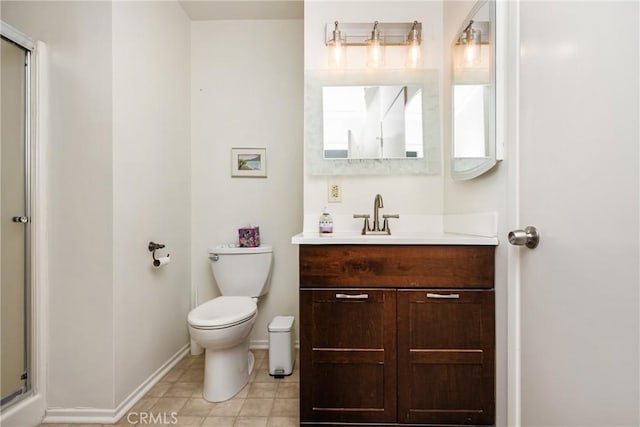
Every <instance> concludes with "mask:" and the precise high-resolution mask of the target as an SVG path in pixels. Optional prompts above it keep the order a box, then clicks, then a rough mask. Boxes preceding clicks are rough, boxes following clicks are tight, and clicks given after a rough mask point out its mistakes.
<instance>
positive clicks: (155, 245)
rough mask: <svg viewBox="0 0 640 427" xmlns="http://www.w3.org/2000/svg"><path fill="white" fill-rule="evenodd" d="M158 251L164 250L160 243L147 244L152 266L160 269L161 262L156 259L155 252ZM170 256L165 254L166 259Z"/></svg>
mask: <svg viewBox="0 0 640 427" xmlns="http://www.w3.org/2000/svg"><path fill="white" fill-rule="evenodd" d="M158 249H164V245H163V244H162V243H155V242H149V252H151V257H152V258H153V266H154V267H160V264H161V261H160V260H159V259H158V258H156V251H157V250H158ZM170 256H171V255H169V254H167V256H166V258H169V257H170Z"/></svg>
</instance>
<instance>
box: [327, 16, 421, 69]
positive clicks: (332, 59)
mask: <svg viewBox="0 0 640 427" xmlns="http://www.w3.org/2000/svg"><path fill="white" fill-rule="evenodd" d="M325 44H326V45H327V47H328V49H329V67H330V68H342V67H344V66H345V65H346V47H350V46H358V47H365V48H366V65H367V67H368V68H372V69H378V68H382V67H384V65H385V47H386V46H404V47H406V50H407V52H406V55H407V57H406V62H405V66H407V67H409V68H417V67H419V66H420V65H421V64H422V24H421V23H420V22H418V21H413V22H401V23H383V22H378V21H375V22H374V23H373V27H372V24H367V23H341V24H340V30H339V29H338V21H335V22H334V23H333V24H327V25H326V27H325ZM338 46H339V47H340V48H341V49H344V50H342V51H341V52H340V53H337V50H338V49H337V48H338ZM337 58H342V60H341V61H337Z"/></svg>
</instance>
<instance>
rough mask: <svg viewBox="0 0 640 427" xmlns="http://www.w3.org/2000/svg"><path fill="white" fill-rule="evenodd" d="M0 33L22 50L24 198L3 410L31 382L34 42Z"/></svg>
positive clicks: (7, 29)
mask: <svg viewBox="0 0 640 427" xmlns="http://www.w3.org/2000/svg"><path fill="white" fill-rule="evenodd" d="M0 36H1V38H2V39H3V40H6V41H8V42H9V43H12V44H15V45H16V46H18V47H19V48H21V49H23V50H24V52H25V68H24V84H25V88H24V141H23V142H24V174H25V176H24V179H25V181H24V184H25V188H24V191H25V200H24V211H23V212H16V214H17V215H20V216H22V217H26V218H27V222H26V223H25V224H24V227H25V235H24V310H23V328H24V331H23V335H24V357H23V365H24V373H23V375H22V377H21V379H22V380H23V384H22V387H21V388H20V389H18V390H15V391H13V392H11V393H10V394H8V395H7V396H0V409H1V410H2V412H4V411H5V410H6V409H7V408H9V407H11V406H12V405H15V404H16V403H18V402H20V401H22V400H23V399H25V398H26V397H27V396H29V395H30V394H31V391H32V388H33V383H32V378H33V376H32V367H33V360H32V352H33V319H32V313H33V280H32V273H33V272H32V267H33V264H32V257H33V250H32V249H33V244H32V243H33V242H32V238H33V233H32V219H33V217H32V197H33V188H32V178H33V175H32V172H33V171H32V162H33V157H32V156H33V154H34V153H33V151H32V150H33V137H32V136H33V130H34V129H33V120H32V115H33V85H34V74H33V63H32V62H33V54H34V51H35V45H34V43H33V42H32V41H31V40H30V39H29V38H28V37H26V36H25V35H24V34H22V33H21V32H19V31H17V30H15V29H14V28H13V27H11V26H10V25H7V24H5V23H4V22H1V21H0Z"/></svg>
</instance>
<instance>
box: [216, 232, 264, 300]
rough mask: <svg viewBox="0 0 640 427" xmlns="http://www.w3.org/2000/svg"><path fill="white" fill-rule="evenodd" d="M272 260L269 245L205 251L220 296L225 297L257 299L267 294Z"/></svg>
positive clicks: (224, 247) (230, 247)
mask: <svg viewBox="0 0 640 427" xmlns="http://www.w3.org/2000/svg"><path fill="white" fill-rule="evenodd" d="M272 257H273V248H272V247H271V245H264V244H263V245H260V246H258V247H255V248H245V247H239V246H236V245H219V246H214V247H211V248H209V261H210V263H211V270H212V271H213V276H214V277H215V279H216V282H217V283H218V287H219V288H220V293H221V294H222V295H225V296H247V297H259V296H262V295H264V294H266V293H267V292H269V287H270V285H271V281H270V280H269V279H270V277H269V276H270V275H271V260H272Z"/></svg>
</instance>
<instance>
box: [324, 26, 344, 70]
mask: <svg viewBox="0 0 640 427" xmlns="http://www.w3.org/2000/svg"><path fill="white" fill-rule="evenodd" d="M327 45H328V46H329V68H344V67H346V65H347V43H346V34H344V33H343V32H341V31H340V30H338V21H336V22H335V29H334V30H333V38H332V39H331V40H329V42H328V43H327Z"/></svg>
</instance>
